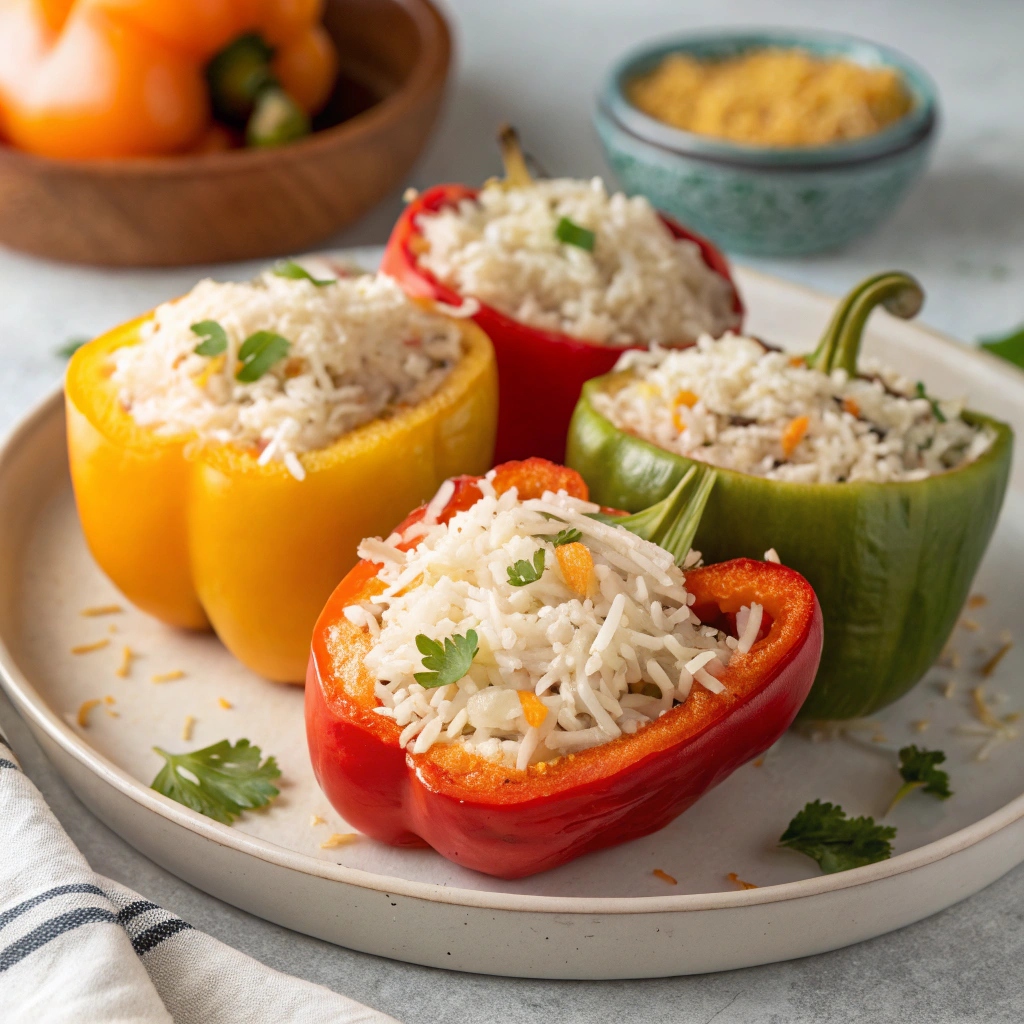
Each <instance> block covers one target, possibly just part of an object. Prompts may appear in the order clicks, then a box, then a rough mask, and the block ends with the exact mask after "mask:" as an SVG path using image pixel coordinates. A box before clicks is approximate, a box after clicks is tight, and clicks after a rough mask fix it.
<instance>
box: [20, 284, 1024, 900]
mask: <svg viewBox="0 0 1024 1024" xmlns="http://www.w3.org/2000/svg"><path fill="white" fill-rule="evenodd" d="M741 270H742V274H743V276H749V277H752V278H757V279H758V280H759V281H760V283H762V284H766V285H769V286H771V287H774V288H782V289H788V290H790V291H797V292H800V293H802V294H803V295H804V296H806V297H807V298H810V299H812V300H814V301H815V302H818V303H820V302H834V301H835V300H834V298H833V297H831V296H829V295H827V294H826V293H823V292H820V291H817V290H816V289H813V288H810V287H808V286H806V285H802V284H799V283H795V282H790V281H786V280H783V279H781V278H777V277H774V276H773V275H770V274H765V273H763V272H760V271H757V270H751V269H749V268H746V267H742V268H741ZM906 326H907V327H908V328H910V329H912V330H914V331H920V332H922V333H924V334H927V335H928V336H930V338H931V339H932V340H933V341H935V342H938V343H939V344H940V345H941V346H942V347H943V348H945V349H947V350H948V352H949V353H950V354H953V355H957V356H959V357H962V358H968V359H974V360H976V361H978V362H980V363H981V364H982V365H984V366H986V367H987V368H988V369H989V370H993V369H999V370H1000V371H1002V373H1003V374H1004V375H1005V371H1006V369H1007V368H1009V369H1011V370H1012V373H1011V374H1010V377H1011V379H1013V380H1014V382H1015V386H1017V387H1022V388H1024V371H1022V370H1021V369H1020V368H1018V367H1015V366H1013V365H1012V364H1009V363H1007V362H1006V361H1005V360H1002V359H999V358H998V357H996V356H995V355H993V354H991V353H988V352H985V351H984V350H982V349H979V348H976V347H975V346H971V345H968V344H965V343H963V342H960V341H957V340H956V339H954V338H951V337H949V336H948V335H945V334H943V333H941V332H940V331H938V330H936V329H934V328H931V327H928V326H927V325H924V324H919V323H916V322H915V323H913V324H907V325H906ZM63 397H64V391H63V386H58V387H57V388H56V389H54V390H53V391H51V392H50V393H49V394H47V395H46V396H44V397H43V398H42V399H41V400H39V401H37V402H36V403H35V405H34V406H33V407H32V408H31V409H30V410H29V411H28V412H27V413H26V414H25V415H24V416H22V417H21V418H20V419H19V420H18V422H17V423H16V424H15V425H14V426H13V427H12V428H11V429H10V430H9V431H8V432H7V434H6V436H5V437H3V439H2V443H0V479H2V478H3V476H4V475H5V473H6V472H7V470H8V468H9V466H10V464H11V463H12V461H13V460H14V459H16V458H17V456H18V454H19V451H20V449H21V448H22V447H23V446H24V445H25V444H27V443H28V442H29V441H30V439H31V437H32V435H33V434H35V433H36V432H37V431H39V430H41V429H44V428H45V427H46V426H48V425H49V423H50V421H51V420H52V419H54V418H57V417H60V418H63V415H64V402H63ZM65 448H66V445H65ZM0 685H2V686H3V688H4V690H5V691H6V692H7V694H8V696H9V697H10V698H11V700H12V702H13V703H14V706H15V708H16V709H17V710H18V713H19V714H20V715H21V716H22V718H24V719H25V720H26V721H27V722H28V723H29V724H30V725H33V726H34V727H35V728H37V729H39V730H41V731H42V732H43V733H45V734H46V735H47V737H48V738H49V739H50V740H51V741H52V742H53V743H55V744H56V745H57V746H59V747H60V748H61V749H62V750H63V751H64V752H65V753H66V754H68V755H69V756H70V757H71V758H72V759H73V760H74V761H76V762H77V763H78V764H79V765H81V766H82V768H84V769H85V770H86V771H89V772H91V773H92V774H93V775H95V776H97V777H98V778H99V780H100V781H102V782H104V783H106V784H107V785H109V786H111V787H112V788H113V789H114V790H116V791H117V792H118V793H119V794H120V795H121V796H123V797H125V798H127V799H128V800H130V801H131V802H133V803H134V804H136V805H137V806H139V807H140V808H142V809H143V810H145V811H148V812H152V813H156V814H158V815H160V816H161V817H162V818H164V819H166V820H168V821H169V822H171V823H172V824H176V825H179V826H181V827H183V828H185V829H187V830H188V831H190V832H193V833H195V834H197V835H198V836H199V837H201V838H204V839H207V840H209V841H211V842H214V843H217V844H218V845H220V846H223V847H227V848H228V849H232V850H235V851H237V852H239V853H243V854H247V855H249V856H254V857H256V858H257V859H259V860H261V861H265V862H268V863H270V864H273V865H276V866H278V867H282V868H285V869H287V870H291V871H296V872H299V873H301V874H306V875H313V876H317V877H320V878H322V879H325V880H328V881H336V882H340V883H343V884H346V885H351V886H355V887H357V888H361V889H369V890H373V891H377V892H384V893H387V894H393V895H400V896H403V897H407V898H412V899H419V900H424V901H427V902H433V903H446V904H452V905H455V906H464V907H467V908H473V909H483V910H498V911H513V912H520V913H541V914H568V915H581V914H582V915H594V914H615V915H619V914H623V915H627V914H645V915H646V914H664V913H680V912H700V911H711V910H733V909H739V908H741V907H746V906H752V905H759V904H772V903H788V902H790V901H795V900H801V899H806V898H808V897H813V896H818V895H821V894H823V893H828V892H835V891H838V890H842V889H848V888H853V887H855V886H860V885H867V884H870V883H873V882H878V881H881V880H884V879H886V878H890V877H895V876H897V875H902V874H906V873H909V872H911V871H914V870H916V869H918V868H922V867H925V866H926V865H928V864H932V863H935V862H938V861H941V860H945V859H946V858H947V857H950V856H952V855H954V854H956V853H958V852H960V851H962V850H964V849H966V848H968V847H972V846H975V845H977V844H978V843H981V842H982V841H984V840H985V839H987V838H988V837H989V836H991V835H993V834H995V833H997V832H1000V831H1002V830H1003V829H1005V828H1007V827H1009V826H1010V825H1012V824H1014V823H1015V822H1016V821H1018V820H1020V819H1021V818H1024V793H1022V794H1021V795H1020V796H1017V797H1015V798H1014V799H1012V800H1011V801H1009V802H1008V803H1006V804H1004V805H1003V806H1002V807H1000V808H998V809H997V810H996V811H993V812H992V813H991V814H988V815H986V816H985V817H983V818H980V819H979V820H978V821H975V822H973V823H972V824H970V825H967V826H965V827H964V828H961V829H958V830H957V831H956V832H952V833H950V834H949V835H947V836H943V837H942V838H941V839H937V840H934V841H933V842H931V843H926V844H925V845H923V846H919V847H917V848H916V849H913V850H908V851H906V852H905V853H901V854H897V855H896V856H894V857H891V858H889V859H888V860H885V861H880V862H878V863H875V864H868V865H865V866H863V867H859V868H853V869H851V870H848V871H842V872H837V873H835V874H832V875H820V876H816V877H812V878H805V879H800V880H798V881H795V882H784V883H781V884H777V885H767V886H761V887H759V888H757V889H748V890H738V891H721V892H709V893H679V894H666V895H661V896H627V897H623V896H541V895H530V894H523V893H501V892H493V891H490V890H487V889H466V888H462V887H458V886H447V885H441V884H438V883H434V882H420V881H413V880H409V879H402V878H397V877H395V876H391V875H380V874H376V873H374V872H370V871H365V870H363V869H361V868H351V867H346V866H344V865H342V864H337V863H332V862H330V861H323V860H318V859H316V858H314V857H311V856H309V855H307V854H303V853H299V852H297V851H293V850H288V849H286V848H285V847H282V846H278V845H277V844H275V843H271V842H269V841H268V840H264V839H259V838H257V837H255V836H250V835H247V834H245V833H243V832H238V831H236V830H234V829H233V828H232V827H231V826H228V825H221V824H220V823H218V822H215V821H213V820H212V819H208V818H204V817H203V816H202V815H200V814H198V813H197V812H194V811H191V810H189V809H187V808H185V807H183V806H182V805H180V804H178V803H176V802H174V801H173V800H171V799H169V798H168V797H165V796H163V795H161V794H159V793H157V792H156V791H155V790H152V789H150V788H149V787H148V786H146V785H145V784H144V783H142V782H141V781H140V780H138V779H135V778H134V777H133V776H131V775H130V774H129V773H128V772H127V771H125V770H124V769H122V768H119V767H118V766H117V765H115V764H114V763H113V762H112V761H110V760H109V759H108V758H107V757H105V756H104V755H102V754H100V753H99V752H98V751H97V750H95V749H94V748H93V747H92V746H91V745H90V744H89V743H88V742H86V740H85V738H84V737H81V736H79V735H78V734H77V733H76V732H74V730H73V729H72V728H71V726H70V725H68V724H67V723H66V722H64V721H63V719H61V718H60V716H59V715H58V714H57V713H56V712H55V711H54V710H52V709H51V708H50V706H49V705H48V704H47V702H46V701H45V700H44V699H43V697H42V695H41V694H40V693H39V692H38V691H37V690H36V688H35V686H34V685H33V684H32V682H31V681H30V680H29V679H28V678H27V677H26V676H25V674H24V673H23V672H22V671H21V669H20V668H19V666H18V664H17V662H16V660H15V658H14V656H13V655H12V653H11V651H10V650H9V649H8V647H7V644H6V642H5V640H4V637H3V636H2V634H0Z"/></svg>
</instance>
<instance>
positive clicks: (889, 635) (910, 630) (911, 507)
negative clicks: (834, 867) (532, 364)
mask: <svg viewBox="0 0 1024 1024" xmlns="http://www.w3.org/2000/svg"><path fill="white" fill-rule="evenodd" d="M921 300H922V295H921V291H920V288H919V286H918V285H917V282H916V281H914V280H913V278H910V277H908V276H907V275H905V274H899V273H886V274H880V275H876V276H875V277H872V278H869V279H868V280H867V281H865V282H863V283H862V284H861V285H859V286H858V287H856V288H855V289H853V291H852V292H851V293H850V294H849V295H848V296H847V297H846V298H845V299H844V300H843V301H842V302H841V303H840V304H839V306H838V308H837V310H836V313H835V316H834V317H833V320H832V322H831V323H830V324H829V326H828V328H827V330H826V332H825V334H824V335H823V337H822V339H821V343H820V344H819V345H818V347H817V349H816V350H815V351H814V352H813V353H810V354H809V355H808V356H807V357H806V362H807V363H808V365H809V366H811V367H812V368H815V369H819V370H822V371H823V372H826V373H827V372H830V371H832V370H833V369H835V368H842V369H845V370H846V371H847V372H848V373H850V374H854V373H856V371H857V359H858V354H859V349H860V343H861V336H862V334H863V330H864V326H865V324H866V322H867V319H868V316H869V315H870V313H871V312H872V310H873V309H874V308H875V307H876V306H877V305H879V304H882V305H884V306H885V307H886V308H887V309H888V310H889V311H890V312H891V313H893V314H895V315H897V316H902V317H909V316H913V315H914V314H915V313H916V312H917V310H918V308H919V307H920V305H921ZM631 373H632V371H625V372H619V373H614V372H613V373H611V374H608V375H606V376H603V377H597V378H595V379H593V380H591V381H588V382H587V384H586V385H584V388H583V393H582V395H581V397H580V400H579V402H578V404H577V406H576V410H575V412H574V413H573V418H572V422H571V425H570V428H569V437H568V448H567V459H566V461H567V463H568V464H569V465H570V466H572V467H573V468H574V469H576V470H578V471H579V472H580V473H581V474H582V476H583V477H584V479H585V480H586V481H587V484H588V485H589V487H590V495H591V498H592V500H594V501H596V502H599V503H600V504H602V505H606V506H610V507H613V508H622V509H626V510H635V509H642V508H646V507H648V506H650V505H652V504H653V503H654V502H656V501H658V500H659V499H661V498H663V497H664V496H665V495H666V494H667V493H669V491H671V489H672V487H673V486H674V485H675V484H676V482H677V481H679V480H680V479H681V478H682V476H683V475H684V474H685V473H686V472H687V470H688V469H690V468H691V467H693V466H695V465H703V463H699V462H696V461H694V460H691V459H688V458H686V457H685V456H683V455H679V454H675V453H673V452H670V451H668V450H666V449H664V448H661V447H659V446H658V445H655V444H652V443H651V442H649V441H646V440H643V439H642V438H640V437H637V436H635V435H634V434H632V433H629V432H627V431H625V430H622V429H619V428H618V427H616V426H615V425H614V424H613V423H612V422H611V421H610V420H609V419H607V418H606V417H605V416H604V415H602V414H601V413H599V412H598V411H597V408H596V402H595V400H596V399H597V398H598V396H601V395H606V394H614V393H615V392H616V391H617V389H619V388H621V387H623V386H624V385H625V384H627V383H629V382H630V381H631V380H632V379H634V378H633V377H632V376H631ZM924 397H925V398H928V399H929V401H933V399H932V398H931V397H930V396H928V395H927V393H925V395H924ZM939 411H940V412H941V411H942V410H939ZM933 412H934V407H933ZM962 415H963V419H964V420H965V421H966V422H968V423H969V424H972V425H975V426H977V427H984V428H986V429H987V430H988V431H990V432H991V433H992V435H993V440H992V442H991V444H990V445H989V447H988V449H987V450H986V451H985V452H983V453H982V454H981V455H980V456H978V457H977V458H976V459H974V460H973V461H966V462H963V463H961V464H959V465H957V466H956V467H955V468H952V469H949V470H946V471H944V472H938V473H935V474H934V475H932V476H929V477H927V478H925V479H921V480H899V481H891V482H884V483H883V482H868V481H853V482H843V483H823V484H818V483H815V484H811V483H801V482H794V481H789V480H777V479H770V478H766V477H763V476H755V475H752V474H749V473H741V472H738V471H735V470H731V469H722V468H718V469H717V473H718V481H717V484H716V485H715V488H714V491H713V493H712V494H711V496H710V498H709V500H708V506H707V511H706V513H705V514H704V516H703V518H702V519H701V522H700V526H699V529H698V530H697V534H696V538H695V540H694V547H696V548H698V549H699V550H700V551H701V552H703V555H704V558H705V560H706V561H708V562H721V561H725V560H727V559H729V558H734V557H737V556H742V555H745V556H748V557H752V558H760V557H762V556H763V554H764V552H765V551H767V550H768V549H770V548H774V549H775V550H776V551H778V553H779V555H780V556H781V558H782V560H783V562H785V564H786V565H789V566H791V567H792V568H794V569H796V570H797V571H798V572H800V573H802V574H803V575H804V576H805V577H806V578H807V579H808V580H809V581H810V583H811V585H812V586H813V587H814V589H815V591H816V593H817V595H818V600H819V601H820V603H821V607H822V611H823V614H824V618H825V647H824V651H823V653H822V659H821V666H820V668H819V670H818V675H817V678H816V680H815V683H814V687H813V688H812V690H811V693H810V696H809V697H808V699H807V701H806V703H805V704H804V706H803V708H802V710H801V712H800V714H801V716H802V717H804V718H813V719H842V718H856V717H859V716H863V715H868V714H871V713H872V712H874V711H876V710H877V709H878V708H881V707H884V706H885V705H887V704H890V703H891V702H892V701H894V700H896V699H897V698H898V697H900V696H902V695H903V694H904V693H905V692H906V691H907V690H909V689H910V688H911V687H912V686H913V685H914V684H915V683H917V682H918V680H920V679H921V677H922V676H923V675H924V674H925V672H926V671H927V670H928V669H929V668H930V667H931V665H932V664H933V663H934V661H935V659H936V658H937V657H938V655H939V652H940V651H941V650H942V647H943V645H944V644H945V642H946V640H947V638H948V637H949V634H950V632H951V631H952V629H953V626H954V625H955V623H956V619H957V616H958V615H959V612H960V608H961V607H962V605H963V603H964V600H965V599H966V598H967V594H968V589H969V587H970V584H971V580H972V579H973V578H974V574H975V572H976V571H977V568H978V564H979V563H980V561H981V557H982V555H983V554H984V552H985V549H986V547H987V546H988V542H989V540H990V538H991V536H992V532H993V530H994V528H995V524H996V520H997V518H998V516H999V511H1000V508H1001V506H1002V502H1003V496H1004V494H1005V491H1006V486H1007V481H1008V478H1009V473H1010V461H1011V453H1012V447H1013V432H1012V431H1011V429H1010V427H1009V426H1008V425H1007V424H1005V423H1001V422H999V421H997V420H994V419H991V418H989V417H987V416H983V415H982V414H980V413H977V412H970V411H965V412H964V413H963V414H962Z"/></svg>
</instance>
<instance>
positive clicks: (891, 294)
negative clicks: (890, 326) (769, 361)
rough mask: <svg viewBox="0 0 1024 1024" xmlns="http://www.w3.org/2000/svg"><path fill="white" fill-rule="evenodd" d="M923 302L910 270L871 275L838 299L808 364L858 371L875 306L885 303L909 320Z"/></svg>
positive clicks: (821, 368)
mask: <svg viewBox="0 0 1024 1024" xmlns="http://www.w3.org/2000/svg"><path fill="white" fill-rule="evenodd" d="M923 303H924V292H923V291H922V289H921V286H920V284H918V282H917V281H916V280H915V279H914V278H913V277H911V276H910V275H909V274H904V273H902V272H900V271H896V270H891V271H886V272H884V273H881V274H875V275H874V276H873V277H869V278H868V279H867V280H866V281H862V282H861V283H860V284H859V285H857V286H856V287H855V288H854V289H853V290H852V291H850V293H849V294H848V295H847V296H846V297H845V298H844V299H843V300H842V302H840V303H839V306H838V307H837V308H836V311H835V313H834V314H833V315H832V319H831V320H830V321H829V325H828V327H827V328H826V329H825V333H824V334H823V335H822V336H821V341H819V342H818V347H817V348H816V349H815V350H814V351H813V352H812V353H811V354H810V355H809V356H808V357H807V364H808V365H809V366H810V367H811V368H812V369H814V370H821V371H822V372H823V373H831V372H832V370H834V369H837V368H838V369H842V370H845V371H846V372H847V373H848V374H849V375H850V376H851V377H852V376H854V375H856V373H857V357H858V356H859V354H860V344H861V340H862V338H863V336H864V327H865V325H866V324H867V322H868V317H869V316H870V315H871V313H872V311H873V310H874V308H875V307H876V306H879V305H881V306H884V307H885V309H886V310H888V312H890V313H891V314H892V315H893V316H898V317H900V318H901V319H903V320H909V319H910V318H911V317H914V316H916V315H917V313H918V311H919V310H920V309H921V306H922V304H923Z"/></svg>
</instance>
